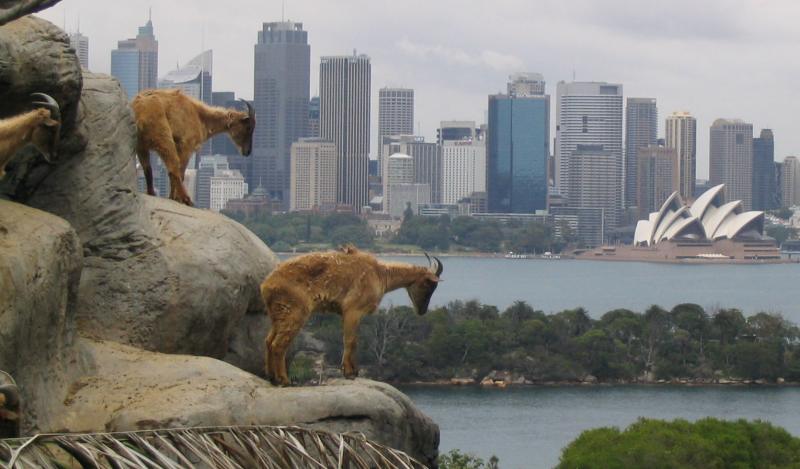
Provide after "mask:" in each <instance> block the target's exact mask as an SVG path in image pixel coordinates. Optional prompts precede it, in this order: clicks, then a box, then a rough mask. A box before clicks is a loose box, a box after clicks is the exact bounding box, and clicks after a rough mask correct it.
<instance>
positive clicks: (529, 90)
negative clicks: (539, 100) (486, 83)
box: [507, 72, 545, 98]
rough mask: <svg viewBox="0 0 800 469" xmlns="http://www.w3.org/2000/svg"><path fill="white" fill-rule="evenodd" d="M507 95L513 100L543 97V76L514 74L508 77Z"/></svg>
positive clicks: (522, 73)
mask: <svg viewBox="0 0 800 469" xmlns="http://www.w3.org/2000/svg"><path fill="white" fill-rule="evenodd" d="M507 89H508V95H509V96H511V97H514V98H527V97H530V96H543V95H544V89H545V81H544V76H543V75H542V74H541V73H535V72H520V73H514V74H512V75H510V76H509V77H508V88H507Z"/></svg>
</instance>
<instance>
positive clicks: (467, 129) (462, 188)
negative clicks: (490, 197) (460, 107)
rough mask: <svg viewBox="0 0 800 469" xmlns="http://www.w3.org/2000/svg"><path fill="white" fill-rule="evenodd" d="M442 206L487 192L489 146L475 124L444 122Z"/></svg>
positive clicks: (440, 135)
mask: <svg viewBox="0 0 800 469" xmlns="http://www.w3.org/2000/svg"><path fill="white" fill-rule="evenodd" d="M439 139H440V141H441V151H442V203H444V204H455V203H457V202H458V201H459V200H461V199H462V198H464V197H467V196H469V195H470V194H471V193H473V192H485V191H486V145H485V142H484V141H483V139H482V138H481V137H480V135H479V133H478V132H477V130H476V128H475V122H473V121H445V122H442V123H441V127H440V129H439Z"/></svg>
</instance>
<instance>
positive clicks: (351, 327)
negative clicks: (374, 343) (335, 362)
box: [342, 314, 361, 379]
mask: <svg viewBox="0 0 800 469" xmlns="http://www.w3.org/2000/svg"><path fill="white" fill-rule="evenodd" d="M360 321H361V314H353V315H345V316H344V317H343V321H342V322H343V325H342V328H343V329H344V354H343V355H342V374H343V375H344V377H345V378H347V379H355V378H356V377H357V376H358V366H357V365H356V358H355V357H356V348H357V346H358V324H359V322H360Z"/></svg>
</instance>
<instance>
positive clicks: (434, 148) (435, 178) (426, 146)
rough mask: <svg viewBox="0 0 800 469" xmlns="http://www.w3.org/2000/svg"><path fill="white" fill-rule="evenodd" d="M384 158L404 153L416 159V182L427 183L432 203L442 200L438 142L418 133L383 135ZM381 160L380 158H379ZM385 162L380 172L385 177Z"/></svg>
mask: <svg viewBox="0 0 800 469" xmlns="http://www.w3.org/2000/svg"><path fill="white" fill-rule="evenodd" d="M383 142H384V144H383V145H382V146H383V155H384V157H383V159H384V160H385V159H386V156H387V155H393V154H395V153H403V154H405V155H408V156H410V157H411V158H413V159H414V183H416V184H427V185H428V186H429V187H430V189H431V193H430V201H431V203H435V204H438V203H441V200H442V149H441V146H439V145H438V144H436V143H426V142H425V137H421V136H417V135H393V136H384V137H383ZM379 162H380V160H379ZM384 165H385V162H384V163H381V166H380V168H381V170H380V172H379V173H378V174H380V175H381V177H383V169H382V168H383V167H384Z"/></svg>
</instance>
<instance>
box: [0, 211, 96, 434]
mask: <svg viewBox="0 0 800 469" xmlns="http://www.w3.org/2000/svg"><path fill="white" fill-rule="evenodd" d="M80 271H81V249H80V243H79V241H78V236H77V235H76V234H75V231H74V230H73V229H72V227H70V226H69V224H68V223H67V222H65V221H64V220H61V219H59V218H58V217H54V216H53V215H50V214H48V213H45V212H42V211H40V210H36V209H33V208H30V207H26V206H24V205H20V204H16V203H13V202H6V201H0V369H1V370H4V371H6V372H8V373H11V375H12V376H14V377H15V378H16V381H17V384H18V385H19V388H20V392H21V394H22V397H23V401H24V411H25V420H24V422H23V427H24V428H32V427H33V428H35V426H36V425H35V422H37V421H38V420H39V419H45V420H46V419H48V418H52V416H53V415H54V414H56V413H58V412H60V409H61V407H60V404H59V401H60V400H62V399H63V397H64V394H63V393H64V392H65V390H66V387H67V385H68V384H69V383H70V382H71V380H72V379H73V378H74V377H75V376H77V375H78V374H80V370H79V369H78V368H76V367H75V364H76V355H75V353H74V350H73V347H72V346H73V342H74V340H75V334H76V330H75V321H74V314H75V304H76V299H77V293H78V282H79V279H80Z"/></svg>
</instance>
